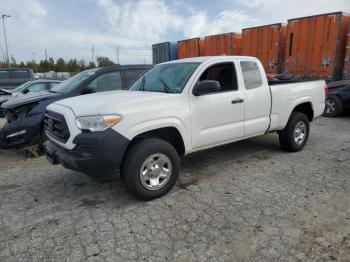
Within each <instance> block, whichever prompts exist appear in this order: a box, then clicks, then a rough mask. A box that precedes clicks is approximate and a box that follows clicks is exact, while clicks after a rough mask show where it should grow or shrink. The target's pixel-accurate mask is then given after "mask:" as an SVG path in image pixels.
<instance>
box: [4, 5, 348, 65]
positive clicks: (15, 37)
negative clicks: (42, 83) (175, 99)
mask: <svg viewBox="0 0 350 262" xmlns="http://www.w3.org/2000/svg"><path fill="white" fill-rule="evenodd" d="M0 7H1V9H0V12H2V14H8V15H11V17H10V18H8V19H6V20H5V26H6V31H7V42H8V46H9V53H10V55H13V56H14V57H15V59H16V60H17V62H19V61H29V60H33V59H35V60H36V61H38V60H40V59H44V58H45V49H46V51H47V55H48V57H53V58H54V59H57V58H59V57H62V58H64V59H70V58H77V59H84V60H85V61H86V62H90V61H91V60H92V59H95V58H96V56H107V57H109V58H110V59H111V60H113V61H114V62H118V61H117V58H118V56H117V53H119V62H120V63H121V64H128V63H144V62H146V63H152V51H151V46H152V44H154V43H159V42H165V41H178V40H182V39H187V38H192V37H204V36H206V35H212V34H217V33H226V32H241V29H242V28H247V27H252V26H257V25H264V24H271V23H280V22H282V23H286V22H287V20H288V19H290V18H296V17H302V16H308V15H314V14H320V13H327V12H334V11H344V12H348V13H350V0H250V1H249V0H248V1H242V0H215V1H201V0H187V1H185V0H172V1H171V0H139V1H137V0H125V1H122V0H64V1H63V0H0ZM0 27H1V31H0V60H3V57H4V54H5V41H4V35H3V32H2V30H3V28H2V26H0ZM92 47H93V48H92ZM92 50H94V52H92ZM117 50H118V51H117Z"/></svg>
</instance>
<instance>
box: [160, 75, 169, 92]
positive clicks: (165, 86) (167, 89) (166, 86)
mask: <svg viewBox="0 0 350 262" xmlns="http://www.w3.org/2000/svg"><path fill="white" fill-rule="evenodd" d="M158 79H159V80H160V81H162V83H163V86H164V91H165V92H166V93H172V92H171V89H170V87H169V86H168V85H167V84H166V83H165V81H164V80H163V79H162V78H161V77H160V76H158Z"/></svg>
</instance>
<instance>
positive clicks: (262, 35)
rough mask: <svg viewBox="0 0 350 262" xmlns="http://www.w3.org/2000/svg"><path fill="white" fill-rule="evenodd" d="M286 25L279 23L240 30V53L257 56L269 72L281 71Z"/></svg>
mask: <svg viewBox="0 0 350 262" xmlns="http://www.w3.org/2000/svg"><path fill="white" fill-rule="evenodd" d="M286 32H287V27H286V26H285V25H283V24H281V23H279V24H272V25H264V26H258V27H252V28H245V29H243V30H242V55H246V56H254V57H257V58H258V59H259V60H260V61H261V63H262V64H263V66H264V68H265V71H266V72H267V73H269V74H274V73H275V74H276V73H281V72H282V70H283V64H284V54H285V42H286Z"/></svg>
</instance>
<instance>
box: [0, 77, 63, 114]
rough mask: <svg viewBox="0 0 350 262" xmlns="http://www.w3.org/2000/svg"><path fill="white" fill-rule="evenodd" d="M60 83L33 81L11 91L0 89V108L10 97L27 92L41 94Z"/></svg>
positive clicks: (0, 112)
mask: <svg viewBox="0 0 350 262" xmlns="http://www.w3.org/2000/svg"><path fill="white" fill-rule="evenodd" d="M61 82H62V81H60V80H45V79H41V80H34V81H28V82H26V83H24V84H22V85H20V86H18V87H16V88H15V89H13V90H12V91H10V90H6V89H0V106H1V105H2V104H3V103H5V102H6V101H8V100H9V99H10V98H11V97H16V96H19V95H22V94H27V93H29V92H41V91H45V90H50V89H51V88H53V87H54V86H56V85H58V84H59V83H61ZM1 117H4V115H3V113H2V110H1V108H0V118H1Z"/></svg>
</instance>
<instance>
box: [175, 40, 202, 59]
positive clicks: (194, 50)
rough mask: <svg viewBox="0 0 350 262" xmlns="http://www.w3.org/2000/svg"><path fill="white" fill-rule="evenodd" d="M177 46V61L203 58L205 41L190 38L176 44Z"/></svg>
mask: <svg viewBox="0 0 350 262" xmlns="http://www.w3.org/2000/svg"><path fill="white" fill-rule="evenodd" d="M177 44H178V48H179V49H178V52H179V53H178V57H179V59H182V58H188V57H196V56H203V55H204V50H205V41H204V39H200V38H192V39H186V40H181V41H178V42H177Z"/></svg>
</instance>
